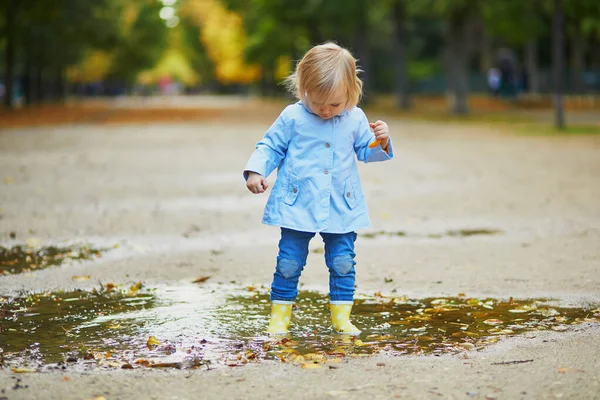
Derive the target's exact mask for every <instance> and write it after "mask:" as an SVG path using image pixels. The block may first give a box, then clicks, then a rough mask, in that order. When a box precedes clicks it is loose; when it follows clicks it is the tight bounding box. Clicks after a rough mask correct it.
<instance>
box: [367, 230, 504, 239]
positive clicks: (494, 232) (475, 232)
mask: <svg viewBox="0 0 600 400" xmlns="http://www.w3.org/2000/svg"><path fill="white" fill-rule="evenodd" d="M502 233H504V232H502V231H501V230H498V229H486V228H482V229H479V228H478V229H458V230H449V231H446V232H443V233H429V234H418V233H408V232H404V231H397V232H385V231H379V232H369V233H362V234H359V236H361V237H364V238H367V239H375V238H376V237H379V236H390V237H411V238H429V239H441V238H443V237H470V236H480V235H500V234H502Z"/></svg>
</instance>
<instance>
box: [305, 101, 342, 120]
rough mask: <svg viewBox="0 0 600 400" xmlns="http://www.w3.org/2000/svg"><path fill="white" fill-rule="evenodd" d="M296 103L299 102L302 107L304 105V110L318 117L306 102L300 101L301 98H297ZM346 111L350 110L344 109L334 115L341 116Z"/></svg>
mask: <svg viewBox="0 0 600 400" xmlns="http://www.w3.org/2000/svg"><path fill="white" fill-rule="evenodd" d="M296 104H300V105H302V107H304V109H305V110H306V111H308V112H309V113H311V114H313V115H315V116H317V117H319V116H318V115H317V114H316V113H315V112H313V110H311V109H310V107H309V106H308V104H304V103H303V102H302V100H298V101H297V102H296ZM348 111H350V110H344V111H342V112H341V113H339V114H338V115H336V117H341V116H343V115H345V114H347V113H348ZM319 118H321V117H319Z"/></svg>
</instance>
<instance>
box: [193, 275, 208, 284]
mask: <svg viewBox="0 0 600 400" xmlns="http://www.w3.org/2000/svg"><path fill="white" fill-rule="evenodd" d="M209 279H210V276H203V277H201V278H198V279H194V280H193V281H192V283H202V282H206V281H207V280H209Z"/></svg>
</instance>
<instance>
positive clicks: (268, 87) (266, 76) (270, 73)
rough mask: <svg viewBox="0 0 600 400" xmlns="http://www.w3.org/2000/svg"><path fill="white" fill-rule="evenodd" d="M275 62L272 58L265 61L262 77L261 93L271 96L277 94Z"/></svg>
mask: <svg viewBox="0 0 600 400" xmlns="http://www.w3.org/2000/svg"><path fill="white" fill-rule="evenodd" d="M274 71H275V62H274V61H272V60H270V61H267V62H265V63H263V68H262V74H261V75H262V76H261V79H260V86H261V95H263V96H266V97H269V96H273V95H275V78H274V75H275V72H274Z"/></svg>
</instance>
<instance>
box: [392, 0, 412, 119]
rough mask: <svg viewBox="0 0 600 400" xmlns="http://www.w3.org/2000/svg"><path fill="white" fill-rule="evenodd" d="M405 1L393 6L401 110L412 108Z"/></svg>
mask: <svg viewBox="0 0 600 400" xmlns="http://www.w3.org/2000/svg"><path fill="white" fill-rule="evenodd" d="M404 1H405V0H396V2H395V3H394V6H393V10H392V12H393V20H394V25H395V35H394V53H395V55H396V57H395V59H394V61H395V63H396V96H397V99H398V106H399V107H400V108H401V109H404V110H408V109H409V108H410V89H409V80H408V74H407V70H406V41H407V40H408V36H407V35H406V4H405V3H404Z"/></svg>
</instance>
